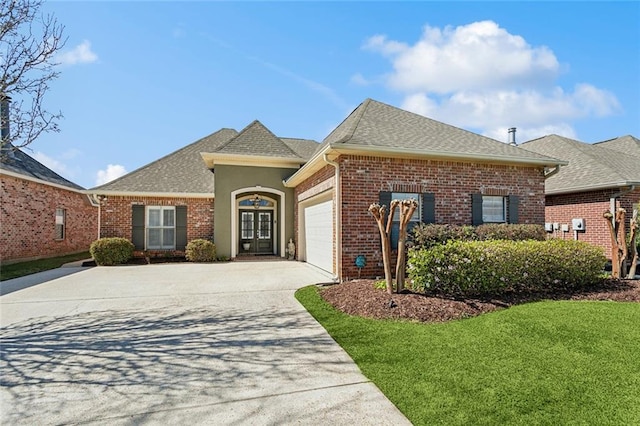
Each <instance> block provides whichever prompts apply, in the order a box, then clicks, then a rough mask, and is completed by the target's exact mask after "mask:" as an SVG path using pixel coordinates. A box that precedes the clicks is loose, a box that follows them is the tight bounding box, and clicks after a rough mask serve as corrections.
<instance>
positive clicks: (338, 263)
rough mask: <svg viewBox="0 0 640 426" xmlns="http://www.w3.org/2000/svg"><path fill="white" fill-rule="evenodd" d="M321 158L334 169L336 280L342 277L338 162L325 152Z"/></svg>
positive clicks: (340, 199) (340, 200)
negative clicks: (330, 158)
mask: <svg viewBox="0 0 640 426" xmlns="http://www.w3.org/2000/svg"><path fill="white" fill-rule="evenodd" d="M322 159H323V160H324V161H325V163H327V164H330V165H332V166H333V167H334V168H335V169H336V183H335V194H336V213H335V218H334V220H335V225H336V253H335V254H336V279H337V281H338V282H340V281H341V278H342V214H341V213H342V195H341V191H340V164H338V163H336V162H335V161H333V160H329V157H328V156H327V154H326V153H325V154H323V155H322Z"/></svg>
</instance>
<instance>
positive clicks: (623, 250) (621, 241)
mask: <svg viewBox="0 0 640 426" xmlns="http://www.w3.org/2000/svg"><path fill="white" fill-rule="evenodd" d="M625 214H626V210H625V209H622V208H619V209H618V210H616V213H615V215H614V214H613V213H612V212H611V211H609V210H607V211H605V212H604V213H603V215H602V216H603V217H604V218H605V220H606V221H607V225H608V227H609V235H610V236H611V277H612V278H620V277H621V276H623V275H624V272H625V271H624V270H625V269H626V268H625V263H626V260H627V255H628V253H629V252H628V250H627V242H626V241H625V238H626V235H627V234H626V232H625V221H624V217H625Z"/></svg>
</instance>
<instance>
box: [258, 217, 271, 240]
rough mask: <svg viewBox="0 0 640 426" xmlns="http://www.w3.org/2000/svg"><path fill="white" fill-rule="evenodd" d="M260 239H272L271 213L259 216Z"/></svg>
mask: <svg viewBox="0 0 640 426" xmlns="http://www.w3.org/2000/svg"><path fill="white" fill-rule="evenodd" d="M258 238H259V239H261V240H268V239H270V238H271V212H260V213H259V214H258Z"/></svg>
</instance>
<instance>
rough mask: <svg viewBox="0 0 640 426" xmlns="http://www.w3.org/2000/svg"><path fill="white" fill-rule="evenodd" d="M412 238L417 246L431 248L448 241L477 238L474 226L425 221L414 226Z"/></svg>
mask: <svg viewBox="0 0 640 426" xmlns="http://www.w3.org/2000/svg"><path fill="white" fill-rule="evenodd" d="M411 238H412V241H413V244H414V247H416V248H418V247H419V248H430V247H433V246H435V245H438V244H444V243H446V242H448V241H473V240H475V239H476V237H475V232H474V228H473V226H458V225H436V224H424V223H421V224H419V225H416V226H414V227H413V229H412V230H411Z"/></svg>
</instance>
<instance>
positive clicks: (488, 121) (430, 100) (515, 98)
mask: <svg viewBox="0 0 640 426" xmlns="http://www.w3.org/2000/svg"><path fill="white" fill-rule="evenodd" d="M619 107H620V106H619V104H618V101H617V100H616V98H615V96H613V95H612V94H611V93H609V92H607V91H604V90H600V89H598V88H596V87H593V86H591V85H586V84H580V85H577V86H576V88H575V90H574V91H573V92H570V93H567V92H565V91H563V90H562V89H561V88H559V87H556V88H554V89H553V90H551V91H550V92H549V93H541V92H539V91H535V90H523V91H516V90H488V91H460V92H456V93H453V94H451V95H450V96H440V97H436V96H429V95H427V94H426V93H414V94H411V95H408V96H406V97H405V100H404V102H403V104H402V108H404V109H406V110H408V111H412V112H415V113H417V114H421V115H424V116H427V117H431V118H433V119H436V120H440V121H443V122H445V123H449V124H453V125H456V126H460V127H472V128H476V129H480V131H481V132H482V133H484V134H486V135H487V136H491V137H494V138H496V139H498V140H506V134H507V133H506V132H507V129H508V128H509V127H513V126H516V127H518V134H519V135H520V137H519V140H525V139H524V138H523V137H522V135H530V136H531V137H530V138H529V139H532V138H535V137H539V136H543V135H544V134H549V133H557V134H560V135H562V136H567V137H574V138H575V137H576V134H575V131H574V130H573V128H572V127H571V126H570V125H569V124H568V123H569V122H571V121H572V120H575V119H579V118H584V117H589V116H593V115H596V116H602V115H607V114H612V113H614V112H616V111H617V110H618V109H619ZM496 129H502V130H501V131H500V132H499V133H498V132H497V130H496ZM538 131H546V132H547V133H536V132H538ZM525 137H526V136H525Z"/></svg>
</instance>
